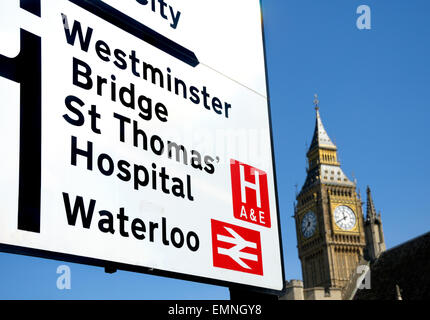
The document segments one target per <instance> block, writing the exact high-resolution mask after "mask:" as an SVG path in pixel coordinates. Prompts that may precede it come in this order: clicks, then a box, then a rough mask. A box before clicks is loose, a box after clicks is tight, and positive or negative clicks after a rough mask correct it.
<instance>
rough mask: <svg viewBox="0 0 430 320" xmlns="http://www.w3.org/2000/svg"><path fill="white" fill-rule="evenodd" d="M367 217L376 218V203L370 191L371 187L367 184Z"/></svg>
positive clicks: (368, 218) (369, 218)
mask: <svg viewBox="0 0 430 320" xmlns="http://www.w3.org/2000/svg"><path fill="white" fill-rule="evenodd" d="M366 219H367V220H372V221H373V220H375V219H376V210H375V205H374V204H373V199H372V193H371V191H370V187H369V186H367V211H366Z"/></svg>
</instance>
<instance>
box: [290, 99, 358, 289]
mask: <svg viewBox="0 0 430 320" xmlns="http://www.w3.org/2000/svg"><path fill="white" fill-rule="evenodd" d="M318 103H319V101H318V99H317V96H316V95H315V101H314V104H315V110H316V123H315V131H314V135H313V138H312V142H311V145H310V147H309V150H308V152H307V154H306V156H307V158H308V168H307V177H306V180H305V183H304V185H303V187H302V189H301V190H300V192H299V193H298V194H297V198H296V200H297V202H296V203H295V205H294V218H295V222H296V232H297V244H298V245H297V247H298V252H299V258H300V260H301V265H302V275H303V283H304V288H305V289H306V288H313V287H325V288H329V287H334V288H344V287H345V286H346V285H347V284H348V283H349V281H350V279H351V276H352V275H353V273H355V272H356V268H357V265H358V262H359V261H360V259H361V258H362V257H363V253H364V249H365V247H366V238H365V233H364V220H363V212H362V202H361V198H360V196H358V195H357V192H356V184H355V182H353V181H351V180H350V179H349V178H348V177H347V176H346V175H345V174H344V172H343V171H342V169H341V167H340V163H339V161H338V156H337V147H336V145H335V144H334V143H333V142H332V140H331V139H330V137H329V136H328V134H327V132H326V130H325V129H324V126H323V123H322V121H321V117H320V113H319V107H318Z"/></svg>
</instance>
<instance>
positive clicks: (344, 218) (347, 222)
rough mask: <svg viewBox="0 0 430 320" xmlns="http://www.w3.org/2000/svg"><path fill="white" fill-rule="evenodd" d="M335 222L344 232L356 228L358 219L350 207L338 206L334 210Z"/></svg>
mask: <svg viewBox="0 0 430 320" xmlns="http://www.w3.org/2000/svg"><path fill="white" fill-rule="evenodd" d="M334 221H335V222H336V224H337V226H338V227H339V228H341V229H342V230H351V229H353V228H354V227H355V224H356V222H357V219H356V218H355V214H354V211H352V209H351V208H350V207H347V206H338V207H336V209H334Z"/></svg>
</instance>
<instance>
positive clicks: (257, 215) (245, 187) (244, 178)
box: [230, 159, 271, 228]
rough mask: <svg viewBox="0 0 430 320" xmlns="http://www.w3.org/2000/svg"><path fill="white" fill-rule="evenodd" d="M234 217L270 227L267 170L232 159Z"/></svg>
mask: <svg viewBox="0 0 430 320" xmlns="http://www.w3.org/2000/svg"><path fill="white" fill-rule="evenodd" d="M230 171H231V187H232V192H233V214H234V217H235V218H237V219H240V220H244V221H247V222H251V223H255V224H258V225H260V226H264V227H268V228H270V226H271V223H270V207H269V191H268V188H267V174H266V172H264V171H262V170H259V169H257V168H254V167H251V166H249V165H247V164H244V163H241V162H239V161H236V160H233V159H231V161H230Z"/></svg>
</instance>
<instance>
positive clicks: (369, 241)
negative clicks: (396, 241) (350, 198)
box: [364, 186, 386, 261]
mask: <svg viewBox="0 0 430 320" xmlns="http://www.w3.org/2000/svg"><path fill="white" fill-rule="evenodd" d="M364 232H365V235H366V259H368V260H371V261H372V260H375V259H377V258H378V257H379V256H380V255H381V253H382V252H384V251H385V250H386V246H385V240H384V231H383V230H382V219H381V214H380V213H379V214H376V209H375V205H374V204H373V199H372V193H371V191H370V188H369V186H368V187H367V217H366V221H365V222H364Z"/></svg>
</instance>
